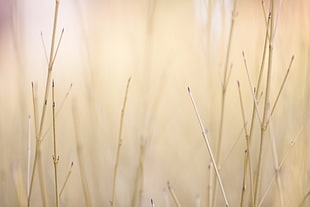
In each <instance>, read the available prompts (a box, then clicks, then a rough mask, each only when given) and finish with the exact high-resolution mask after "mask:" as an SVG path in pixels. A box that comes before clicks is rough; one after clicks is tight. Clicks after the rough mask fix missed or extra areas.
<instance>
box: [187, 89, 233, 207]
mask: <svg viewBox="0 0 310 207" xmlns="http://www.w3.org/2000/svg"><path fill="white" fill-rule="evenodd" d="M187 89H188V93H189V95H190V98H191V101H192V104H193V106H194V109H195V113H196V116H197V119H198V121H199V124H200V128H201V130H202V135H203V137H204V140H205V143H206V145H207V148H208V152H209V155H210V157H211V160H212V164H213V167H214V170H215V173H216V177H217V180H218V182H219V185H220V187H221V191H222V194H223V197H224V200H225V204H226V206H229V204H228V200H227V197H226V193H225V190H224V187H223V184H222V179H221V176H220V173H219V171H218V167H217V164H216V162H215V159H214V156H213V153H212V150H211V146H210V143H209V139H208V136H207V133H206V131H205V129H204V126H203V123H202V120H201V118H200V115H199V112H198V109H197V107H196V103H195V100H194V98H193V96H192V93H191V90H190V88H189V87H188V88H187ZM214 185H215V183H214Z"/></svg>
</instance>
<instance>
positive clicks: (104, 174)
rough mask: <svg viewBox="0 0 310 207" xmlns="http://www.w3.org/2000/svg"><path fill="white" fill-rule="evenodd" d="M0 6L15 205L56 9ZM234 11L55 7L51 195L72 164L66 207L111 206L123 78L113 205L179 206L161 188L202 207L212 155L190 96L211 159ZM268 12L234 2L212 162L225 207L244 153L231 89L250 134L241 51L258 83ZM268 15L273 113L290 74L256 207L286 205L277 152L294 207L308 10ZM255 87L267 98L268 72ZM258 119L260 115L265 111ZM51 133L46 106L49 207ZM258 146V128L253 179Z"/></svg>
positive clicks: (202, 2) (138, 3)
mask: <svg viewBox="0 0 310 207" xmlns="http://www.w3.org/2000/svg"><path fill="white" fill-rule="evenodd" d="M0 3H1V5H0V110H1V112H0V205H1V206H18V205H19V204H20V202H19V200H20V197H22V196H21V195H23V194H25V193H26V189H27V187H26V186H27V177H28V173H27V172H28V170H27V169H28V165H27V162H28V158H27V153H28V150H27V147H28V136H29V135H30V137H31V163H30V165H31V167H32V165H33V160H34V152H35V142H36V141H35V129H34V118H33V117H34V115H33V102H32V92H31V91H32V90H31V89H32V88H31V83H32V82H33V83H34V85H35V88H37V97H38V108H37V110H38V114H39V115H40V114H41V111H42V105H43V97H44V90H45V83H46V76H47V65H48V63H47V59H46V55H45V51H46V53H47V56H49V50H50V44H51V43H50V42H51V36H52V27H53V18H54V7H55V1H53V0H44V1H42V0H28V1H27V2H26V1H22V0H2V1H1V2H0ZM233 5H234V2H233V1H232V0H217V1H215V0H178V1H177V0H128V1H121V0H116V1H109V0H88V1H81V0H66V1H62V0H60V5H59V16H58V23H57V32H56V40H57V41H58V39H59V38H60V36H61V30H62V29H64V34H63V37H62V39H61V43H60V47H59V50H58V53H57V57H56V59H55V63H54V68H53V79H54V80H55V99H56V103H57V104H56V106H57V107H56V108H57V110H58V113H57V118H56V131H57V133H56V136H57V146H58V153H59V156H60V162H59V171H58V172H59V183H60V186H62V184H63V183H64V181H65V178H66V175H67V172H68V170H69V169H70V165H71V162H73V163H74V165H73V168H72V173H71V176H70V178H69V180H68V183H67V185H66V187H65V189H64V192H63V194H62V196H61V200H60V203H61V205H63V206H87V205H89V204H86V202H85V200H86V199H85V193H84V192H85V182H86V184H87V186H88V192H89V199H90V200H91V203H92V206H109V205H110V203H109V202H110V201H111V197H112V187H113V182H112V181H113V169H114V165H115V160H116V150H117V145H118V134H119V125H120V116H121V108H122V104H123V99H124V93H125V89H126V84H127V80H128V78H129V77H131V84H130V87H129V92H128V100H127V105H126V110H125V115H124V124H123V135H122V147H121V152H120V160H119V167H118V172H117V182H116V203H115V204H116V206H150V199H151V198H152V199H153V200H154V201H155V204H156V206H174V202H173V199H172V197H171V195H170V194H169V190H168V188H167V181H170V183H171V185H172V186H173V189H174V191H175V194H176V195H177V196H178V198H179V200H180V203H181V204H182V205H183V206H194V205H195V204H196V203H199V202H200V203H201V206H208V203H209V201H208V200H209V199H208V195H209V194H208V188H209V187H210V185H209V184H210V180H209V177H210V169H209V163H210V157H209V154H208V151H207V148H206V146H205V143H204V140H203V137H202V135H201V129H200V127H199V122H198V121H197V118H196V115H195V111H194V108H193V106H192V104H191V100H190V97H189V95H188V92H187V87H188V86H190V87H191V91H192V94H193V96H194V98H195V100H196V104H197V107H198V109H199V112H200V115H201V117H202V120H203V123H204V126H205V129H206V130H207V131H208V137H209V139H210V144H211V148H212V150H213V151H214V152H216V149H217V140H218V137H219V130H220V117H221V97H222V85H223V81H224V74H225V64H226V54H227V48H228V44H229V43H228V42H229V37H230V28H231V25H232V24H231V22H232V11H233ZM263 7H264V8H265V11H267V13H268V10H269V1H264V2H263V3H262V2H261V1H260V0H252V1H246V0H238V1H237V4H236V13H235V15H234V16H233V17H234V20H235V21H234V27H233V32H232V35H231V38H232V39H231V50H230V52H229V59H228V67H229V68H228V70H229V71H231V72H230V73H229V82H228V85H227V90H226V99H225V100H226V102H225V107H224V119H223V128H222V147H221V153H220V154H221V160H220V162H219V163H220V174H221V176H222V180H223V185H224V188H225V190H226V193H227V197H228V200H229V202H230V205H231V206H238V205H239V203H240V198H241V190H242V180H243V165H244V151H245V149H246V148H247V146H246V141H245V135H244V131H243V125H244V123H243V120H242V111H241V107H240V101H239V94H238V87H237V80H238V81H240V85H241V92H242V98H243V104H244V112H245V118H246V122H247V127H249V123H250V122H251V116H252V108H253V99H252V92H251V86H250V84H249V81H248V78H247V72H246V70H245V66H244V62H243V57H242V51H244V53H245V56H246V61H247V65H248V69H249V73H250V76H251V80H252V82H253V83H254V85H256V82H257V80H258V76H259V70H260V66H261V62H262V57H263V49H264V39H265V33H266V22H265V16H264V9H263ZM275 8H276V9H275V11H276V12H275V15H277V19H278V20H277V21H276V22H277V29H276V33H275V36H274V38H275V39H274V40H275V41H274V53H273V65H272V74H271V88H270V90H271V94H270V99H271V104H273V103H274V102H275V100H276V97H277V94H278V91H279V89H280V86H281V83H282V81H283V79H284V77H285V74H286V71H287V69H288V67H289V64H290V60H291V57H292V55H294V62H293V63H292V67H291V71H290V73H289V76H288V78H287V80H286V82H285V85H284V88H283V91H282V93H281V96H280V98H279V102H278V104H277V107H276V109H275V111H274V114H273V116H272V128H271V130H268V133H267V136H266V141H265V145H264V152H263V174H262V187H261V192H262V193H261V197H263V194H264V193H265V192H266V197H265V198H264V202H263V203H262V206H281V205H280V198H279V192H278V189H277V185H276V182H275V179H274V175H275V165H274V158H273V151H272V140H274V141H275V144H276V145H275V146H276V148H277V156H278V159H279V162H281V161H282V160H285V161H284V162H283V166H282V167H281V170H280V171H279V172H280V178H281V180H282V184H283V195H284V202H285V206H298V205H299V204H300V203H301V202H302V200H303V198H304V196H305V195H306V194H307V193H308V191H309V187H310V185H309V164H310V163H309V159H308V157H309V150H308V148H309V141H308V138H309V132H310V131H309V130H310V129H309V106H310V105H309V101H310V99H309V95H310V90H309V89H310V71H309V69H310V68H309V65H310V64H309V63H310V62H309V55H310V21H309V19H310V12H309V11H310V3H309V1H306V0H295V1H283V2H282V1H281V0H276V1H275ZM42 42H44V44H43V43H42ZM230 68H231V70H230ZM266 68H267V60H266V62H265V71H266ZM262 83H263V84H262V87H265V85H266V84H265V83H266V72H264V74H263V82H262ZM71 84H72V87H70V85H71ZM264 96H265V94H264V92H263V94H262V97H263V98H264ZM263 98H262V99H263ZM259 108H260V109H261V112H262V111H263V101H260V102H259ZM261 114H262V113H261ZM51 123H52V106H51V101H50V99H49V101H48V106H47V117H46V121H45V125H44V127H43V131H44V132H43V134H45V135H46V136H45V138H44V140H43V141H42V144H41V150H42V161H43V172H44V180H45V183H46V194H47V203H48V205H49V206H53V205H54V199H55V198H54V191H55V190H54V169H53V160H52V154H53V139H52V135H53V134H52V130H51ZM269 131H270V132H269ZM271 135H272V136H271ZM259 138H260V126H259V124H258V121H257V120H256V124H255V125H254V133H253V139H252V162H253V173H255V172H256V170H257V169H256V166H257V160H258V151H259ZM272 138H273V139H272ZM81 169H85V170H84V172H83V170H81ZM83 180H84V181H83ZM83 182H84V185H83ZM269 183H271V185H270V186H269ZM211 188H212V186H211ZM216 200H217V202H216V203H217V206H224V200H223V197H222V194H221V193H220V190H219V188H218V193H217V197H216ZM248 200H249V193H248V192H247V201H248ZM31 201H32V205H33V206H42V201H41V192H40V187H39V182H38V178H37V174H36V176H35V179H34V185H33V193H32V199H31ZM306 202H307V201H306ZM169 203H170V205H169ZM197 205H198V204H197ZM305 206H306V205H305Z"/></svg>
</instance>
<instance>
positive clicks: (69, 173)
mask: <svg viewBox="0 0 310 207" xmlns="http://www.w3.org/2000/svg"><path fill="white" fill-rule="evenodd" d="M72 167H73V162H71V165H70V169H69V171H68V173H67V176H66V179H65V182H64V184H63V185H62V188H61V190H60V193H59V198H61V195H62V193H63V191H64V189H65V187H66V185H67V182H68V180H69V178H70V175H71V172H72Z"/></svg>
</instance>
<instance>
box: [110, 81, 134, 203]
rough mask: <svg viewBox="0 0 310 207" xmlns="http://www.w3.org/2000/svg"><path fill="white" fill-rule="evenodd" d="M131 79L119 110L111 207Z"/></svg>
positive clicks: (113, 198)
mask: <svg viewBox="0 0 310 207" xmlns="http://www.w3.org/2000/svg"><path fill="white" fill-rule="evenodd" d="M130 80H131V78H129V79H128V81H127V87H126V91H125V97H124V102H123V106H122V110H121V120H120V127H119V134H118V146H117V152H116V161H115V165H114V173H113V187H112V200H111V206H112V207H114V206H115V191H116V178H117V169H118V164H119V157H120V152H121V147H122V142H123V141H122V134H123V122H124V115H125V109H126V103H127V96H128V90H129V85H130Z"/></svg>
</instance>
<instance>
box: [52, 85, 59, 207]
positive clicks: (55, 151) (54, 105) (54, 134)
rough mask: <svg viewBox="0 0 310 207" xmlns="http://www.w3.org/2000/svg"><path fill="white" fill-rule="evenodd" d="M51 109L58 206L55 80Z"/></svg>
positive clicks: (57, 200)
mask: <svg viewBox="0 0 310 207" xmlns="http://www.w3.org/2000/svg"><path fill="white" fill-rule="evenodd" d="M52 102H53V106H52V111H53V138H54V155H53V160H54V172H55V202H56V205H55V206H56V207H59V193H58V163H59V156H58V154H57V142H56V141H57V139H56V112H55V108H56V102H55V82H54V80H53V82H52Z"/></svg>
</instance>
